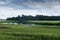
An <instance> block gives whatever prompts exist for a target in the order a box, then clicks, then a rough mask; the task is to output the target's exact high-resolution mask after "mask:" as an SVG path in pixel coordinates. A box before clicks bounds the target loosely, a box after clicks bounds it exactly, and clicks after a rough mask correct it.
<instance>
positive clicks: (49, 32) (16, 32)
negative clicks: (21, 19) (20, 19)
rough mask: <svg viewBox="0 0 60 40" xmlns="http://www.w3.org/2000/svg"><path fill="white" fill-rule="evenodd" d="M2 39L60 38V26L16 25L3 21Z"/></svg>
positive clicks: (1, 28)
mask: <svg viewBox="0 0 60 40" xmlns="http://www.w3.org/2000/svg"><path fill="white" fill-rule="evenodd" d="M39 22H45V21H39ZM46 22H47V21H46ZM50 22H51V21H49V22H48V23H50ZM58 22H60V21H52V23H58ZM0 40H60V26H58V25H32V24H29V25H28V24H17V25H15V24H2V22H1V23H0Z"/></svg>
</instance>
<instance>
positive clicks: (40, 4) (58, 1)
mask: <svg viewBox="0 0 60 40" xmlns="http://www.w3.org/2000/svg"><path fill="white" fill-rule="evenodd" d="M22 14H24V15H33V16H35V15H49V16H51V15H54V16H57V15H58V16H60V0H0V19H6V18H7V17H13V16H14V17H16V16H18V15H22Z"/></svg>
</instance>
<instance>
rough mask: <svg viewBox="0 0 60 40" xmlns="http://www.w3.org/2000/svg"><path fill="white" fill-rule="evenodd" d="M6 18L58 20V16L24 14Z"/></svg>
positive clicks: (59, 18) (59, 17)
mask: <svg viewBox="0 0 60 40" xmlns="http://www.w3.org/2000/svg"><path fill="white" fill-rule="evenodd" d="M7 20H19V21H28V20H60V16H44V15H36V16H31V15H29V16H26V15H22V16H20V15H18V16H17V17H11V18H7Z"/></svg>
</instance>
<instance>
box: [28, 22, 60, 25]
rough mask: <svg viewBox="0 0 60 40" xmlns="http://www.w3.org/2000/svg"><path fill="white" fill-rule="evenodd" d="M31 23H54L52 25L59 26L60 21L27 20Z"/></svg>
mask: <svg viewBox="0 0 60 40" xmlns="http://www.w3.org/2000/svg"><path fill="white" fill-rule="evenodd" d="M28 22H29V23H31V24H36V25H54V26H60V21H28Z"/></svg>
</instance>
